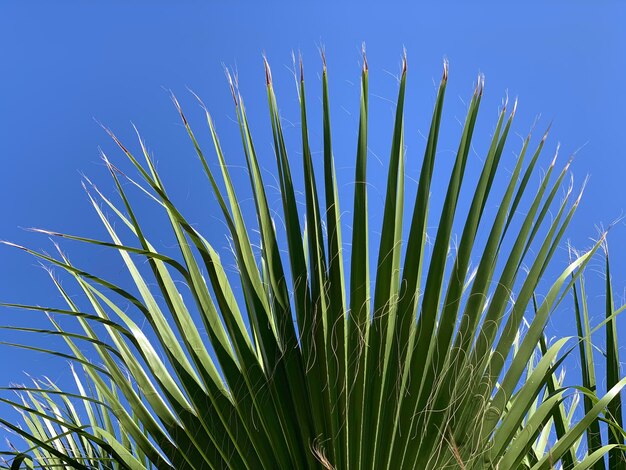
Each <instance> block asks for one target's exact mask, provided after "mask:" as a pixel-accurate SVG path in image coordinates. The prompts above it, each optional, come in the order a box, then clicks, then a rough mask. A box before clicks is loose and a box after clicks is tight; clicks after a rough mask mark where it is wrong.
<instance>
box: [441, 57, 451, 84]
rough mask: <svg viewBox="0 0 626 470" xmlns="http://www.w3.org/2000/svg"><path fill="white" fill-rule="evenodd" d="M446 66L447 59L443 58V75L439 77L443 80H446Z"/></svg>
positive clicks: (447, 65) (447, 66)
mask: <svg viewBox="0 0 626 470" xmlns="http://www.w3.org/2000/svg"><path fill="white" fill-rule="evenodd" d="M448 68H449V64H448V59H443V76H442V77H441V80H442V81H444V82H447V81H448Z"/></svg>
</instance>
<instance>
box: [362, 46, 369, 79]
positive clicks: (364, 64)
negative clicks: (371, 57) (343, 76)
mask: <svg viewBox="0 0 626 470" xmlns="http://www.w3.org/2000/svg"><path fill="white" fill-rule="evenodd" d="M361 55H362V56H363V73H366V72H367V71H368V65H367V54H366V53H365V43H363V44H361Z"/></svg>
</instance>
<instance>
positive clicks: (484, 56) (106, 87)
mask: <svg viewBox="0 0 626 470" xmlns="http://www.w3.org/2000/svg"><path fill="white" fill-rule="evenodd" d="M53 3H54V5H51V4H50V2H40V3H37V2H17V1H14V2H9V1H4V2H2V4H1V5H0V44H1V46H0V83H1V84H2V86H1V87H0V97H1V98H0V159H1V161H2V170H1V171H0V201H1V204H2V206H1V207H2V217H1V219H0V238H1V239H7V240H11V241H15V242H19V243H23V244H27V245H29V246H31V247H34V248H38V249H48V250H50V249H51V245H50V243H49V242H48V240H47V239H46V237H44V236H41V235H35V234H32V233H28V232H24V231H23V230H21V229H20V228H19V227H33V226H37V227H44V228H48V229H52V230H58V231H63V232H68V233H73V234H81V235H86V236H94V237H104V234H103V231H102V229H101V227H100V226H99V222H98V220H97V217H96V215H95V214H94V213H93V211H91V210H90V206H89V203H88V201H87V199H86V197H85V195H84V192H83V190H82V188H81V184H80V180H81V176H80V173H85V174H87V175H88V176H89V177H91V178H92V179H93V180H94V181H96V182H97V183H98V184H99V186H101V187H102V188H103V189H104V190H105V191H108V192H112V189H113V188H112V184H111V183H110V182H109V180H108V178H107V172H106V169H105V168H104V166H103V165H102V163H101V162H100V159H99V156H98V147H99V146H101V147H102V148H103V149H104V151H105V152H107V154H108V155H109V157H110V158H111V159H112V160H113V161H114V162H115V163H116V164H119V165H120V166H121V167H122V168H127V166H125V164H124V162H123V156H122V155H120V153H119V152H117V151H116V149H115V147H114V146H113V145H112V144H111V142H110V141H109V139H108V138H107V137H106V135H105V134H104V132H103V131H102V130H101V129H100V127H99V126H98V124H97V123H96V122H95V121H94V119H93V118H96V119H97V120H99V121H101V122H102V123H104V124H106V125H107V126H109V127H111V128H112V129H114V130H115V132H116V133H117V134H118V135H119V137H120V138H121V139H122V140H124V141H126V142H129V143H130V146H133V145H135V143H134V141H132V140H131V139H133V130H132V127H131V122H133V123H134V124H136V125H137V126H138V128H139V129H140V131H141V132H142V134H143V136H144V138H145V139H146V141H147V143H148V145H149V147H150V150H151V151H152V152H153V153H154V155H155V158H156V160H157V161H158V164H159V168H160V169H161V171H162V172H163V175H164V178H165V182H166V184H167V186H168V187H169V188H170V191H171V193H172V195H173V196H174V198H175V199H176V200H177V201H178V202H179V203H180V204H181V207H183V209H184V211H185V213H186V214H187V215H188V218H189V219H190V220H192V221H193V222H195V223H197V224H198V226H199V227H200V228H201V229H202V230H204V231H205V232H207V233H208V234H209V237H210V239H211V240H214V241H215V243H216V245H217V246H219V247H224V246H225V245H226V242H225V241H224V233H225V227H224V226H223V225H222V224H220V223H217V222H216V220H215V218H214V217H213V216H214V215H215V214H217V212H216V208H215V202H214V200H213V198H212V197H211V196H210V193H209V191H208V187H207V184H206V182H205V179H204V176H203V175H201V174H200V166H199V164H198V162H197V161H196V158H195V157H194V154H193V149H192V147H191V146H190V145H189V142H188V141H187V139H186V136H185V134H184V130H183V129H182V128H181V126H180V124H179V121H178V118H177V115H176V113H175V111H174V108H173V106H172V105H171V102H170V100H169V98H168V94H167V92H166V91H165V90H166V89H167V90H169V89H171V90H172V91H174V93H176V94H177V96H178V97H179V98H180V100H181V102H182V103H183V106H184V107H185V108H186V109H187V110H188V114H189V116H190V118H191V119H192V121H193V123H194V124H195V126H196V127H197V128H198V132H199V133H201V134H202V141H203V142H205V143H206V144H207V149H209V148H210V147H208V142H209V141H208V138H207V134H206V132H205V131H204V123H203V121H202V116H201V113H200V110H199V108H198V106H197V105H196V104H195V102H194V100H193V98H192V97H191V95H190V94H189V92H188V91H187V87H189V88H191V89H193V90H194V91H195V92H196V93H198V94H199V95H200V96H201V97H202V98H203V99H204V101H205V102H206V103H207V105H208V107H209V109H210V110H211V112H212V113H213V116H214V118H215V120H216V122H217V126H218V130H219V131H220V132H221V134H222V140H223V143H224V146H225V148H226V151H227V154H228V157H229V158H231V160H232V161H233V162H234V164H242V163H243V159H242V158H243V157H242V154H241V151H240V147H239V146H238V141H237V138H238V137H237V135H236V127H235V125H234V124H233V121H232V120H233V118H234V111H233V107H232V100H231V97H230V94H229V91H228V88H227V86H226V81H225V79H224V75H223V68H222V67H223V65H222V64H225V65H227V66H231V67H235V68H236V69H237V70H238V73H239V77H240V83H241V88H242V92H243V93H244V97H245V99H246V102H247V107H248V110H249V112H250V113H251V121H252V126H253V132H254V135H255V136H256V138H257V147H258V149H259V152H260V153H261V155H262V156H261V158H262V161H263V162H264V164H265V167H266V168H267V169H268V171H269V172H270V173H271V172H272V171H273V170H274V164H273V161H272V158H273V154H272V149H271V134H270V133H269V127H268V126H269V124H268V113H267V106H266V97H265V89H264V76H263V67H262V60H261V54H262V52H263V51H264V52H265V53H266V54H267V55H268V57H269V60H270V62H271V64H272V66H273V72H274V78H275V81H276V86H277V89H278V93H279V99H280V105H281V109H282V110H283V115H284V117H285V119H286V120H291V121H292V122H293V123H294V127H291V128H290V130H289V131H288V136H287V138H288V139H291V141H292V142H294V144H295V143H296V142H297V138H298V132H299V131H298V127H297V122H298V117H297V113H296V110H295V109H296V108H295V106H296V103H297V101H296V95H295V87H294V83H293V77H292V76H291V75H290V71H289V68H290V67H291V52H292V50H295V51H298V50H300V51H302V54H303V56H304V59H305V69H306V74H307V89H308V93H309V95H310V98H309V99H310V105H309V107H310V108H312V109H311V121H312V122H314V123H316V124H315V126H316V127H315V130H314V131H313V134H312V139H313V144H314V147H315V149H318V150H319V149H320V148H321V142H320V139H319V137H320V131H319V119H317V118H319V110H318V109H313V108H316V106H317V105H319V97H320V82H319V71H320V59H319V54H318V47H319V46H320V45H324V46H325V48H326V53H327V57H328V64H329V74H330V79H331V94H332V96H331V100H332V103H333V115H332V118H333V125H334V128H335V129H334V130H335V139H336V142H335V143H336V148H335V156H336V159H337V167H338V174H339V178H342V179H343V181H344V182H347V181H348V180H349V179H350V178H351V177H352V176H353V165H354V163H353V160H354V150H355V146H356V145H355V142H356V140H355V138H356V122H357V118H358V116H357V113H358V93H359V89H358V88H359V87H358V76H359V62H360V53H359V50H360V46H361V42H362V41H365V42H366V44H367V51H368V62H369V65H370V80H371V82H370V90H371V98H370V103H371V112H372V115H373V117H372V124H371V142H370V150H371V152H372V154H371V163H370V167H369V168H370V173H371V178H372V183H373V184H372V190H371V192H370V197H371V198H372V202H371V208H372V210H373V211H374V213H375V214H376V213H378V214H380V211H381V210H382V201H381V196H380V195H379V194H378V193H377V191H381V188H382V185H383V183H384V180H385V177H384V175H385V171H384V168H385V167H384V165H383V164H384V162H385V161H386V159H387V158H388V157H387V155H388V152H389V143H390V140H391V138H390V136H391V125H392V121H391V119H392V113H393V109H394V106H393V104H392V103H391V102H390V101H389V100H394V99H395V97H396V90H397V81H396V78H395V76H396V75H397V74H398V72H399V67H400V58H401V54H402V48H403V47H406V49H407V53H408V60H409V79H408V80H409V81H408V89H409V91H408V96H407V108H408V110H407V113H408V114H407V126H406V143H407V152H408V153H407V159H408V163H407V166H408V174H409V176H412V177H415V176H416V175H417V168H418V164H419V162H420V161H421V154H422V151H423V146H424V140H423V138H422V137H421V135H420V132H421V133H422V134H425V133H426V132H427V125H428V119H429V116H430V113H431V110H432V105H433V101H434V96H435V87H434V80H438V78H439V76H440V73H441V62H442V59H443V58H447V59H448V60H449V62H450V84H449V88H448V95H447V104H446V109H445V110H444V126H445V132H444V134H443V136H442V137H443V138H444V139H446V140H444V141H443V142H442V144H441V145H440V149H441V159H442V161H443V163H441V165H440V166H439V167H438V169H437V171H438V172H439V173H438V174H439V176H438V177H439V178H440V180H438V182H441V184H444V183H445V182H447V174H446V172H445V168H446V166H445V161H446V158H445V157H446V156H450V152H451V151H452V150H455V148H456V145H457V143H458V140H457V139H458V136H459V134H460V125H459V123H458V122H457V119H461V120H462V119H463V116H464V114H463V113H464V109H465V105H464V103H463V100H467V99H468V98H469V97H470V95H471V91H472V87H473V84H474V83H475V81H476V76H477V73H478V72H482V73H484V74H485V76H486V92H485V98H484V100H483V104H482V107H481V115H480V117H479V124H478V128H477V131H476V132H477V134H478V135H479V136H480V137H479V138H478V140H477V141H476V146H475V148H476V152H477V153H476V154H475V155H473V156H472V158H473V159H474V160H473V162H474V163H475V164H476V165H475V166H477V165H478V162H479V161H480V158H481V154H484V150H485V146H486V139H487V138H488V137H489V135H490V132H491V130H492V129H493V126H494V124H495V119H496V116H497V111H498V106H499V104H500V103H501V101H502V99H503V97H504V96H505V94H506V92H507V91H508V94H509V96H510V97H511V98H514V97H516V96H518V97H519V100H520V104H519V109H518V111H519V113H518V118H517V119H516V122H515V124H514V128H513V130H514V131H515V132H516V133H518V134H520V135H525V134H526V133H527V132H528V130H529V129H530V127H531V125H532V123H533V122H534V121H535V118H536V117H537V116H538V115H541V118H540V120H539V123H538V131H537V133H538V134H539V133H540V132H542V130H543V129H544V128H545V127H546V126H547V125H548V123H549V122H550V121H553V122H554V124H553V127H552V132H551V137H550V141H549V144H548V146H547V151H546V156H545V158H544V161H543V164H544V166H545V165H547V164H548V162H549V158H550V155H549V154H551V153H552V152H554V149H555V147H556V144H557V142H559V141H560V142H561V144H562V146H561V152H562V161H565V160H566V159H567V156H568V155H569V154H570V153H572V152H574V151H576V150H577V149H580V150H579V151H578V154H577V157H576V160H575V163H574V165H573V171H574V174H575V177H576V182H577V183H578V184H580V183H581V182H582V180H583V179H584V178H585V176H586V175H587V174H589V175H590V176H591V179H590V181H589V185H588V187H587V190H586V193H585V196H584V200H583V203H582V204H581V206H580V209H579V210H578V213H577V216H576V217H575V219H574V221H573V223H572V225H571V228H570V230H569V238H570V239H571V240H572V242H573V243H574V245H576V246H578V247H581V248H584V247H587V246H588V245H589V237H591V236H594V235H596V230H595V226H597V225H605V226H606V225H608V224H609V223H611V222H612V221H613V220H614V219H615V218H617V217H619V216H620V215H622V214H623V213H624V211H625V210H626V189H625V176H624V175H625V174H626V153H625V150H624V138H623V136H624V135H625V132H624V117H623V116H624V110H625V109H626V85H625V84H626V81H625V77H626V55H625V54H624V46H626V28H624V24H626V9H625V8H623V7H618V6H615V5H609V4H607V3H605V2H594V4H593V6H589V7H587V6H584V5H583V2H564V3H562V4H555V3H554V2H542V3H537V4H533V5H529V4H527V2H518V4H519V6H517V7H506V6H502V5H496V4H495V3H494V4H482V5H481V6H478V5H472V6H464V5H462V4H461V3H460V2H459V3H458V4H448V5H446V6H437V7H426V6H419V7H418V6H410V5H409V4H408V3H407V4H404V5H397V4H394V5H392V4H390V5H387V6H386V7H384V8H381V7H378V6H374V4H373V3H372V4H369V3H362V2H359V3H358V4H356V3H355V4H351V5H343V6H336V5H333V4H332V3H324V2H316V3H315V6H310V7H296V6H293V5H292V4H291V3H290V4H288V3H287V2H283V3H282V4H281V5H280V6H270V3H267V2H263V3H261V2H259V3H258V4H257V5H256V6H243V5H242V4H241V3H240V4H237V5H235V6H232V5H229V6H225V4H226V2H219V3H220V5H217V2H198V3H194V2H191V1H183V2H177V3H178V6H172V5H167V4H166V2H107V3H108V4H109V5H108V6H106V7H105V6H97V5H96V4H95V3H96V2H74V3H70V2H53ZM123 3H128V5H123ZM170 3H172V4H174V3H175V2H170ZM205 3H206V4H205ZM208 3H212V5H208ZM337 3H338V2H337ZM414 3H417V2H414ZM148 5H151V6H148ZM317 107H318V106H317ZM315 119H317V121H315ZM286 122H287V121H286ZM288 127H289V126H288ZM520 142H521V139H519V138H518V137H516V136H513V137H512V138H511V142H510V145H509V147H508V149H507V153H506V155H505V162H504V166H505V167H508V168H510V166H511V164H512V162H513V158H514V152H517V151H518V150H519V143H520ZM293 155H294V158H296V157H297V156H298V154H297V153H296V152H293ZM376 156H377V157H378V158H379V159H380V160H381V162H379V161H378V160H377V158H375V157H376ZM447 160H448V161H449V158H448V159H447ZM470 162H472V160H470ZM295 167H296V168H299V166H298V165H295ZM471 172H472V169H471V168H470V174H471ZM243 176H244V175H243V173H240V174H239V177H238V180H239V181H238V183H237V184H238V185H239V186H240V187H242V188H243V187H244V185H245V182H246V179H245V178H244V177H243ZM267 178H268V181H270V178H271V177H270V176H269V173H268V176H267ZM536 182H537V181H536V180H535V183H536ZM407 184H409V186H410V185H411V184H412V183H407ZM413 190H414V186H413ZM342 191H346V192H349V191H351V188H350V187H349V186H344V187H343V188H342ZM435 191H436V190H435ZM242 194H245V191H243V190H242ZM346 194H347V193H346ZM276 196H277V195H276V193H273V195H272V197H274V200H276V201H277V199H276ZM244 204H246V203H245V201H244ZM251 208H252V205H250V204H249V203H248V209H251ZM376 217H377V216H376V215H374V219H376ZM156 226H157V225H156V222H155V224H153V227H152V228H154V227H156ZM154 238H155V240H154V241H155V242H156V244H157V247H158V248H162V249H164V250H168V249H171V243H172V240H171V238H168V237H167V236H165V235H164V236H163V237H161V238H159V236H158V235H157V236H156V237H154ZM610 240H611V246H612V252H613V255H614V262H613V265H614V279H615V283H616V286H617V291H618V292H617V294H618V295H620V294H621V293H622V292H623V291H624V289H623V288H624V287H626V268H625V267H624V262H625V261H626V244H624V243H623V240H626V227H625V226H624V224H623V223H622V224H619V225H618V226H617V227H616V228H615V229H614V230H613V232H612V233H611V238H610ZM64 247H65V250H66V252H67V253H68V254H69V255H70V256H71V257H72V259H73V260H74V261H76V262H77V263H83V265H85V266H90V267H91V268H93V269H94V270H95V271H97V272H98V273H100V274H103V275H104V276H110V277H112V278H117V277H120V278H121V277H122V274H121V273H122V269H123V268H122V267H121V265H120V260H119V259H118V257H117V256H112V255H107V252H106V251H100V250H94V251H85V250H84V249H83V248H82V247H81V246H79V245H75V244H65V245H64ZM90 253H93V254H94V255H93V257H92V258H91V259H90ZM564 253H565V252H564V251H563V253H562V255H561V257H560V258H558V259H557V260H556V262H557V265H558V266H560V267H562V266H563V263H564V262H565V255H564ZM558 263H561V264H560V265H559V264H558ZM46 276H47V275H46V274H45V272H44V271H43V270H41V269H39V268H38V267H37V266H36V263H35V262H34V260H33V259H31V258H29V257H28V256H26V255H24V254H23V253H20V252H17V251H13V250H11V249H8V248H0V280H1V281H2V282H0V299H1V300H3V301H15V302H24V303H26V302H29V303H37V304H41V305H49V304H52V305H57V306H60V305H62V304H61V299H59V297H58V295H56V294H55V292H54V291H53V289H52V287H51V286H50V283H49V282H48V280H47V278H46ZM590 294H591V295H592V301H593V302H595V303H596V304H597V307H598V313H597V315H600V312H601V309H602V305H603V304H602V299H601V298H600V297H599V294H601V291H600V290H596V291H595V292H591V293H590ZM596 294H597V295H596ZM16 315H20V313H16V312H10V311H7V310H3V311H2V312H1V313H0V318H1V320H0V323H1V324H7V323H13V322H14V319H15V316H16ZM22 315H24V314H22ZM20 321H21V320H20ZM571 321H572V317H571V316H568V313H567V311H566V312H565V313H563V314H562V315H561V316H559V317H556V318H555V320H554V322H553V325H552V326H553V328H554V330H553V332H557V333H563V332H564V331H568V332H569V329H568V327H569V325H571ZM27 323H30V324H36V323H33V322H32V321H30V320H24V324H27ZM618 325H619V327H620V328H621V333H620V336H621V338H622V344H626V319H620V320H619V324H618ZM19 338H23V337H22V336H20V337H19ZM0 339H1V340H16V339H17V337H14V336H11V335H10V334H9V333H8V332H6V331H4V332H3V331H0ZM0 354H1V356H0V357H1V358H2V361H1V362H2V365H3V367H2V368H0V385H5V384H7V383H9V382H15V381H18V382H22V381H24V380H25V376H24V374H23V371H28V372H29V373H31V374H33V375H35V376H40V375H42V374H48V375H50V377H51V378H53V379H55V378H59V379H62V378H63V377H66V374H67V368H66V367H65V364H64V363H63V362H55V363H51V362H50V361H49V360H46V359H45V358H43V357H42V356H41V355H37V354H29V353H25V352H21V351H15V350H10V349H7V348H2V349H0ZM622 358H623V359H624V358H626V351H622Z"/></svg>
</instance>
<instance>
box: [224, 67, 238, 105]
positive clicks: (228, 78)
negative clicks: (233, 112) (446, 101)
mask: <svg viewBox="0 0 626 470" xmlns="http://www.w3.org/2000/svg"><path fill="white" fill-rule="evenodd" d="M224 73H225V74H226V80H228V86H229V88H230V93H231V95H232V96H233V101H234V102H235V107H238V106H239V102H238V101H237V92H236V91H235V84H234V83H233V77H232V75H231V74H230V70H228V67H224Z"/></svg>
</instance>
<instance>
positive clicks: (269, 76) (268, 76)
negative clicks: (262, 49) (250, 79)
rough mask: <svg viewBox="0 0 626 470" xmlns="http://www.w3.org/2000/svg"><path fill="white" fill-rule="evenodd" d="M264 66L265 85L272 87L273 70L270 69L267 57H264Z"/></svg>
mask: <svg viewBox="0 0 626 470" xmlns="http://www.w3.org/2000/svg"><path fill="white" fill-rule="evenodd" d="M263 65H264V67H265V84H266V85H267V86H272V70H271V69H270V64H269V62H268V61H267V57H266V56H265V55H263Z"/></svg>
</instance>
